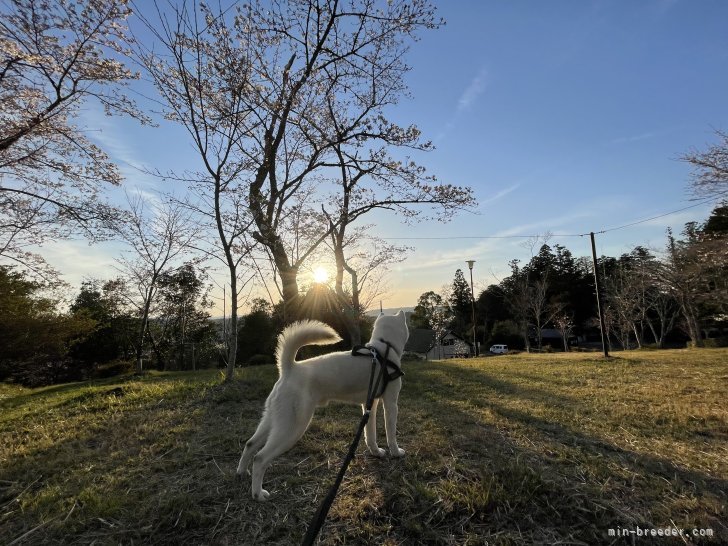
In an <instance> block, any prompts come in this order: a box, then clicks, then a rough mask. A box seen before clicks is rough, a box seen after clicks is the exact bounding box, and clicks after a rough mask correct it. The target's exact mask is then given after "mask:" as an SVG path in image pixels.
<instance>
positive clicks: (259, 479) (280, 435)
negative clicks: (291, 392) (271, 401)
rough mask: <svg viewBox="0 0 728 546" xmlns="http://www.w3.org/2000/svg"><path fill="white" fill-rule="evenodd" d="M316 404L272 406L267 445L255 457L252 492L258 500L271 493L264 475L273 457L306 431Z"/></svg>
mask: <svg viewBox="0 0 728 546" xmlns="http://www.w3.org/2000/svg"><path fill="white" fill-rule="evenodd" d="M314 409H315V408H314V405H313V404H312V403H308V404H304V403H302V402H301V403H300V404H299V405H297V407H296V408H294V407H293V406H292V405H290V404H280V405H279V406H278V407H277V408H271V423H270V425H271V426H270V432H269V433H268V439H267V440H266V442H265V445H264V446H263V447H262V448H261V450H260V451H258V453H256V454H255V456H254V457H253V479H252V494H253V498H254V499H255V500H258V501H264V500H268V497H269V496H270V493H268V491H266V490H265V489H263V476H264V475H265V471H266V470H267V469H268V467H269V466H270V464H271V463H272V462H273V459H275V458H276V457H278V456H279V455H281V454H283V453H285V452H286V451H288V450H289V449H291V448H292V447H293V446H294V445H295V443H296V442H297V441H298V440H299V439H300V438H301V436H303V433H304V432H306V429H307V428H308V425H309V423H310V422H311V417H313V412H314Z"/></svg>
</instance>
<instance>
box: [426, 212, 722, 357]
mask: <svg viewBox="0 0 728 546" xmlns="http://www.w3.org/2000/svg"><path fill="white" fill-rule="evenodd" d="M539 243H541V241H535V240H534V241H531V245H532V248H533V247H534V246H536V245H538V244H539ZM509 265H510V271H511V273H510V275H508V276H507V277H505V278H504V279H502V280H501V281H500V282H498V283H495V284H492V285H490V286H488V287H487V288H486V289H484V290H482V291H481V292H480V294H479V295H478V297H477V299H476V300H475V301H474V300H473V295H472V292H471V287H470V286H469V285H468V283H467V282H466V280H465V277H464V275H463V272H462V270H460V269H458V270H457V271H456V273H455V279H454V280H453V282H452V285H450V286H448V287H446V290H444V291H443V293H437V292H434V291H428V292H426V293H424V294H422V295H421V296H420V298H419V300H418V303H417V306H416V307H415V310H414V313H413V315H412V319H413V325H414V326H416V327H420V328H430V329H432V330H434V331H435V332H436V336H437V338H438V339H439V338H441V337H442V335H444V334H445V333H446V332H448V331H452V332H454V333H456V334H457V335H459V336H460V337H461V338H462V339H464V340H466V341H472V339H473V328H475V334H476V340H477V341H478V342H479V343H482V347H484V348H485V349H487V348H488V347H489V346H490V345H491V344H494V343H505V344H508V345H509V346H511V347H514V348H520V349H525V350H528V351H530V350H532V349H536V350H542V349H543V348H544V340H543V333H544V331H545V330H546V331H549V330H550V331H551V332H554V331H555V332H558V336H557V338H558V339H556V340H554V339H553V336H551V339H549V347H551V346H552V345H553V344H554V343H556V344H557V346H556V347H555V348H557V349H561V350H564V351H569V350H570V346H571V345H570V341H571V342H575V341H576V340H578V339H582V340H583V341H587V340H589V339H592V340H598V339H599V327H600V323H599V314H598V310H597V301H596V289H595V279H594V265H593V260H592V259H591V258H587V257H580V258H575V257H574V256H573V254H572V253H571V251H570V250H569V249H567V248H566V247H564V246H562V245H559V244H556V245H554V246H553V247H552V246H550V245H549V244H547V243H545V242H543V243H542V244H540V246H539V248H538V252H536V253H535V255H533V256H532V258H531V259H530V260H529V261H528V262H527V263H525V264H523V265H522V264H521V263H520V261H519V260H512V261H511V262H510V263H509ZM596 267H597V273H598V274H599V275H600V278H601V280H602V294H601V295H602V300H603V307H604V308H603V316H604V324H603V327H604V331H605V336H606V340H607V343H608V344H609V348H610V349H612V348H619V349H622V348H631V347H637V348H641V347H643V346H645V345H652V346H655V347H658V348H663V347H665V346H666V344H667V343H668V342H670V341H672V342H674V343H681V344H683V346H684V342H685V341H686V340H687V341H688V342H689V343H690V344H691V345H693V346H703V345H705V344H706V343H707V344H728V204H726V203H723V204H721V205H719V206H717V207H716V208H715V209H714V210H713V211H712V213H711V215H710V217H709V218H708V219H707V220H706V221H705V222H703V223H697V222H690V223H688V224H686V225H685V229H684V230H683V232H682V235H681V237H679V238H678V237H675V236H674V235H673V233H672V232H671V231H668V233H667V240H666V244H665V248H663V249H661V250H659V251H653V250H650V249H647V248H645V247H643V246H636V247H634V249H632V250H631V251H630V252H628V253H625V254H622V255H621V256H619V257H611V256H601V257H600V258H598V259H597V265H596ZM473 304H474V305H473ZM473 307H474V308H475V324H473V319H472V318H471V317H472V308H473Z"/></svg>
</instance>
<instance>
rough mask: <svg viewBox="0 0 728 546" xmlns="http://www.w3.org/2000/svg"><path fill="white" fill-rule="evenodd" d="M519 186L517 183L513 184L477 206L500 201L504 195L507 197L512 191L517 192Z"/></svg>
mask: <svg viewBox="0 0 728 546" xmlns="http://www.w3.org/2000/svg"><path fill="white" fill-rule="evenodd" d="M520 186H521V184H519V183H517V184H513V185H511V186H509V187H507V188H503V189H502V190H501V191H499V192H498V193H496V194H495V195H493V196H491V197H489V198H487V199H483V200H482V201H480V204H479V205H480V206H481V207H482V206H483V205H487V204H489V203H492V202H493V201H498V199H501V198H503V197H505V196H506V195H508V194H509V193H511V192H512V191H515V190H517V189H518V188H519V187H520Z"/></svg>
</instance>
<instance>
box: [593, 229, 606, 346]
mask: <svg viewBox="0 0 728 546" xmlns="http://www.w3.org/2000/svg"><path fill="white" fill-rule="evenodd" d="M589 236H590V237H591V247H592V261H593V262H594V288H595V289H596V291H597V310H598V311H599V330H600V332H601V333H602V349H603V350H604V356H605V357H609V349H608V348H607V337H606V335H605V332H604V310H603V309H602V296H601V293H602V290H601V285H600V284H599V269H598V268H597V247H596V245H595V244H594V232H593V231H592V232H591V233H589Z"/></svg>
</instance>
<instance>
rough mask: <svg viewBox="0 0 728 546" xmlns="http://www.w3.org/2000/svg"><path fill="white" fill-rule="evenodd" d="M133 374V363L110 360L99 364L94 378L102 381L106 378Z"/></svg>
mask: <svg viewBox="0 0 728 546" xmlns="http://www.w3.org/2000/svg"><path fill="white" fill-rule="evenodd" d="M132 372H134V362H132V361H131V360H120V359H117V360H112V361H111V362H106V363H104V364H100V365H99V366H98V367H97V368H96V371H95V372H94V374H93V375H94V377H97V378H99V379H103V378H106V377H114V376H116V375H123V374H128V373H132Z"/></svg>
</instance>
